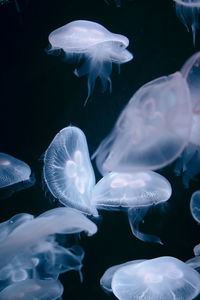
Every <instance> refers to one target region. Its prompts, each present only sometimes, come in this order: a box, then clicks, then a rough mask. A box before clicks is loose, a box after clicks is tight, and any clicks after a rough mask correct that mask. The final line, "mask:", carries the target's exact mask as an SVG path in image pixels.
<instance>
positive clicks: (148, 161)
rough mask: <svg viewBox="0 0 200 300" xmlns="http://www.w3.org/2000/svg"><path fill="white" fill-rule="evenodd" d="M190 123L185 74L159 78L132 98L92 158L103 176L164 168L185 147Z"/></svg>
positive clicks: (190, 116)
mask: <svg viewBox="0 0 200 300" xmlns="http://www.w3.org/2000/svg"><path fill="white" fill-rule="evenodd" d="M191 122H192V113H191V104H190V95H189V90H188V86H187V83H186V80H185V79H184V78H183V76H182V74H181V73H180V72H177V73H175V74H172V75H170V76H166V77H161V78H158V79H156V80H153V81H151V82H149V83H147V84H145V85H144V86H142V87H141V88H140V89H139V90H138V91H137V92H136V93H135V94H134V95H133V97H132V98H131V100H130V101H129V103H128V104H127V106H126V107H125V109H124V110H123V111H122V112H121V114H120V116H119V118H118V120H117V122H116V124H115V126H114V128H113V130H112V131H111V133H110V134H109V135H108V136H107V137H106V138H105V139H104V140H103V142H101V144H100V146H99V147H98V149H97V150H96V152H95V153H94V155H93V158H94V157H96V164H97V167H98V169H99V171H100V173H101V174H103V175H104V174H105V173H107V172H109V171H115V172H132V171H138V170H155V169H159V168H162V167H164V166H166V165H167V164H169V163H171V162H172V161H174V160H175V159H176V158H177V157H178V156H179V155H180V154H181V152H182V151H183V149H184V148H185V145H186V144H187V142H188V139H189V135H190V131H191ZM124 145H126V146H124Z"/></svg>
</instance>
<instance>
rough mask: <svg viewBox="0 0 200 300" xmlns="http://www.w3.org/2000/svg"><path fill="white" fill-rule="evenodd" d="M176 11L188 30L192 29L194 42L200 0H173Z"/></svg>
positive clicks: (197, 26) (197, 25)
mask: <svg viewBox="0 0 200 300" xmlns="http://www.w3.org/2000/svg"><path fill="white" fill-rule="evenodd" d="M174 1H175V3H176V13H177V16H178V17H179V19H180V20H181V22H182V23H183V24H184V25H185V27H186V28H187V30H188V31H190V30H192V34H193V42H194V44H195V39H196V31H197V30H199V14H200V0H174Z"/></svg>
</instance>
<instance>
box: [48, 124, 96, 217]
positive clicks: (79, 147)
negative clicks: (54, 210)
mask: <svg viewBox="0 0 200 300" xmlns="http://www.w3.org/2000/svg"><path fill="white" fill-rule="evenodd" d="M43 175H44V181H45V183H46V185H47V187H48V189H49V190H50V192H51V193H52V195H53V196H54V197H55V198H56V199H58V200H59V202H61V203H62V204H63V205H65V206H70V207H72V208H76V209H78V210H80V211H82V212H84V213H86V214H92V215H97V214H98V213H97V210H96V208H95V207H94V206H93V205H92V202H91V194H92V189H93V187H94V185H95V175H94V171H93V168H92V165H91V161H90V157H89V152H88V147H87V141H86V138H85V135H84V133H83V132H82V131H81V130H80V129H79V128H77V127H72V126H69V127H66V128H64V129H62V130H61V131H60V132H59V133H58V134H57V135H56V136H55V138H54V139H53V141H52V142H51V144H50V146H49V147H48V149H47V151H46V152H45V156H44V168H43Z"/></svg>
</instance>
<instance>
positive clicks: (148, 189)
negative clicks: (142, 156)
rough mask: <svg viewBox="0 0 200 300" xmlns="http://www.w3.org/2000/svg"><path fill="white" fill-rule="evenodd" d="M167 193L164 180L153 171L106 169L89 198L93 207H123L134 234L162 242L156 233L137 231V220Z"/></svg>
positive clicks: (170, 190) (166, 197) (168, 193)
mask: <svg viewBox="0 0 200 300" xmlns="http://www.w3.org/2000/svg"><path fill="white" fill-rule="evenodd" d="M171 193H172V189H171V185H170V183H169V182H168V180H167V179H166V178H165V177H163V176H162V175H160V174H157V173H155V172H153V171H141V172H132V173H115V172H110V173H109V174H107V175H105V176H104V177H103V178H102V179H101V180H100V181H99V182H98V183H97V184H96V185H95V187H94V189H93V193H92V201H93V203H94V204H95V206H96V208H97V209H106V210H114V209H119V208H122V209H124V210H126V211H127V212H128V217H129V223H130V226H131V230H132V232H133V234H134V235H135V236H136V237H137V238H139V239H140V240H142V241H146V242H157V243H161V244H162V242H161V240H160V239H159V238H158V237H156V236H154V235H150V234H145V233H142V232H140V230H139V224H140V223H141V222H142V221H143V218H144V216H145V215H146V214H147V212H148V210H149V209H150V208H151V207H152V206H157V205H158V204H160V205H161V204H164V203H165V202H166V201H167V200H168V199H169V198H170V197H171Z"/></svg>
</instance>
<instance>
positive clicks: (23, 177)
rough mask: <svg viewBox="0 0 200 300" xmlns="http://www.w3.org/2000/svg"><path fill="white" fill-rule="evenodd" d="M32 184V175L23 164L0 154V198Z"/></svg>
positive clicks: (33, 180)
mask: <svg viewBox="0 0 200 300" xmlns="http://www.w3.org/2000/svg"><path fill="white" fill-rule="evenodd" d="M34 183H35V177H34V174H32V173H31V169H30V167H29V166H28V165H27V164H26V163H25V162H23V161H21V160H19V159H17V158H15V157H13V156H11V155H9V154H6V153H0V198H7V197H9V196H11V195H12V194H13V193H14V192H16V191H20V190H23V189H26V188H29V187H31V186H32V185H33V184H34Z"/></svg>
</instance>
